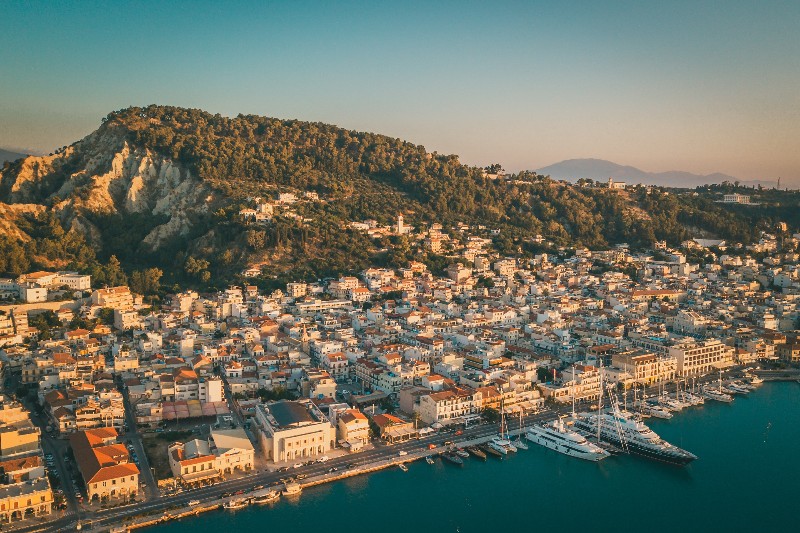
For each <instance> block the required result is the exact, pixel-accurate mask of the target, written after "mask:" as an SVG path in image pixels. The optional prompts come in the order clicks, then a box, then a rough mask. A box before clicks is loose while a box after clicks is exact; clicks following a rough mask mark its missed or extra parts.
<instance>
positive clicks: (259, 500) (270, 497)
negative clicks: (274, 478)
mask: <svg viewBox="0 0 800 533" xmlns="http://www.w3.org/2000/svg"><path fill="white" fill-rule="evenodd" d="M280 497H281V493H280V492H278V491H277V490H271V491H269V492H267V493H266V494H262V495H261V496H255V497H254V498H253V503H255V504H258V505H263V504H265V503H272V502H274V501H277V500H278V499H280Z"/></svg>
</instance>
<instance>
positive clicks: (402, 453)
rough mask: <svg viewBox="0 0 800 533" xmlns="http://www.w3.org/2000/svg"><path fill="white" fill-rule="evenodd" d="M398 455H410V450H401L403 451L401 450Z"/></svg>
mask: <svg viewBox="0 0 800 533" xmlns="http://www.w3.org/2000/svg"><path fill="white" fill-rule="evenodd" d="M397 455H399V456H400V457H402V456H404V455H408V452H407V451H405V450H401V451H400V452H399V453H398V454H397Z"/></svg>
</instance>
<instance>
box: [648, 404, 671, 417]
mask: <svg viewBox="0 0 800 533" xmlns="http://www.w3.org/2000/svg"><path fill="white" fill-rule="evenodd" d="M644 411H645V412H646V413H647V414H648V415H650V416H654V417H656V418H663V419H665V420H669V419H670V418H672V413H670V412H669V411H667V410H666V409H664V408H663V407H661V406H660V405H648V404H645V405H644Z"/></svg>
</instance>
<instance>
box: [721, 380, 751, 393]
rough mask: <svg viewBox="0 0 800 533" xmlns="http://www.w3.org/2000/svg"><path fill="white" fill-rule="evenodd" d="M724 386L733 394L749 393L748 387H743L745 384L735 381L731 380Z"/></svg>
mask: <svg viewBox="0 0 800 533" xmlns="http://www.w3.org/2000/svg"><path fill="white" fill-rule="evenodd" d="M726 388H727V389H728V390H729V391H731V392H733V393H734V394H750V389H749V388H747V387H745V386H743V385H741V384H740V383H737V382H735V381H732V382H730V383H728V385H727V386H726Z"/></svg>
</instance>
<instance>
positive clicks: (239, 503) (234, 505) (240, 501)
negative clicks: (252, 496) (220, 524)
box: [222, 498, 250, 510]
mask: <svg viewBox="0 0 800 533" xmlns="http://www.w3.org/2000/svg"><path fill="white" fill-rule="evenodd" d="M248 503H250V500H248V499H246V498H234V499H233V500H228V501H227V502H225V503H224V504H223V505H222V507H224V508H225V509H231V510H235V509H241V508H242V507H247V504H248Z"/></svg>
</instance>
